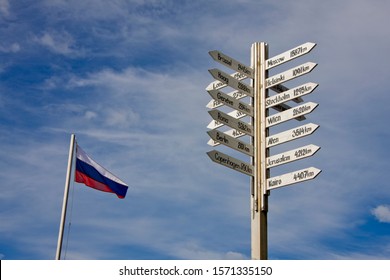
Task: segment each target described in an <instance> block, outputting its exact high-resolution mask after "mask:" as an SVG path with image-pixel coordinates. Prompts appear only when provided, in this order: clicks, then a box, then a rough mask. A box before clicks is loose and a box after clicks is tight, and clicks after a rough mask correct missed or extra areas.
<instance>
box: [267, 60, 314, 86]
mask: <svg viewBox="0 0 390 280" xmlns="http://www.w3.org/2000/svg"><path fill="white" fill-rule="evenodd" d="M316 66H317V63H313V62H307V63H304V64H301V65H299V66H297V67H294V68H292V69H289V70H287V71H284V72H282V73H280V74H277V75H274V76H272V77H270V78H268V79H266V80H265V86H266V88H270V87H273V86H275V85H278V84H281V83H284V82H286V81H289V80H292V79H295V78H297V77H300V76H302V75H305V74H307V73H309V72H310V71H311V70H313V69H314V67H316Z"/></svg>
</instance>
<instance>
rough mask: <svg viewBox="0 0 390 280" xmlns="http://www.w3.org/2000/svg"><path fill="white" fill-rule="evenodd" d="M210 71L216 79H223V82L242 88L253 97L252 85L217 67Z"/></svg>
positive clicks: (235, 87) (241, 89) (238, 88)
mask: <svg viewBox="0 0 390 280" xmlns="http://www.w3.org/2000/svg"><path fill="white" fill-rule="evenodd" d="M209 72H210V74H211V75H212V76H213V77H214V79H217V80H219V81H221V82H222V83H225V84H227V85H228V86H230V87H232V88H234V89H237V90H240V91H242V92H243V93H245V94H246V95H249V96H251V97H253V87H251V86H249V85H247V84H245V83H243V82H240V81H239V80H237V79H235V78H233V77H232V76H230V75H229V74H227V73H225V72H223V71H221V70H218V69H216V68H214V69H210V70H209Z"/></svg>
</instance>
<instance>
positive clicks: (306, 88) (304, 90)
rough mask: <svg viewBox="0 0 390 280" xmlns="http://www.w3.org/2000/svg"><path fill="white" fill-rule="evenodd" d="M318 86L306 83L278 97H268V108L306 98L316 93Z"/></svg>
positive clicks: (266, 102)
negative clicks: (305, 96)
mask: <svg viewBox="0 0 390 280" xmlns="http://www.w3.org/2000/svg"><path fill="white" fill-rule="evenodd" d="M317 86H318V84H315V83H306V84H304V85H301V86H298V87H295V88H292V89H290V90H287V91H283V92H281V93H279V94H277V95H274V96H271V97H268V98H266V99H265V106H266V108H270V107H273V106H276V105H279V104H281V103H284V102H287V101H290V100H292V99H294V98H297V97H301V96H304V95H306V94H309V93H311V92H313V91H314V89H315V88H316V87H317Z"/></svg>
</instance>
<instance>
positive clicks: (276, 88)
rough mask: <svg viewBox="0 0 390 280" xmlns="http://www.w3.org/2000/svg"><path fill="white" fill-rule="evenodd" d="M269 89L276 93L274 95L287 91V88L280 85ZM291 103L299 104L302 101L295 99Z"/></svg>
mask: <svg viewBox="0 0 390 280" xmlns="http://www.w3.org/2000/svg"><path fill="white" fill-rule="evenodd" d="M271 89H272V90H273V91H274V92H276V93H281V92H284V91H288V90H289V88H288V87H285V86H284V85H282V84H278V85H276V86H273V87H272V88H271ZM293 101H294V102H296V103H301V102H303V99H302V98H300V97H297V98H295V99H293Z"/></svg>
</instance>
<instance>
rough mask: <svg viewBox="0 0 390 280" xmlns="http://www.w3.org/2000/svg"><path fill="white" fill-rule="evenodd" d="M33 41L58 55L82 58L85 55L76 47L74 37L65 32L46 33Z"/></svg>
mask: <svg viewBox="0 0 390 280" xmlns="http://www.w3.org/2000/svg"><path fill="white" fill-rule="evenodd" d="M33 40H34V41H35V42H36V43H38V44H40V45H42V46H44V47H46V48H48V49H49V50H50V51H51V52H53V53H56V54H61V55H65V56H81V55H82V53H83V51H82V50H81V49H80V48H78V47H77V46H76V43H75V40H74V39H73V37H72V35H71V34H69V33H68V32H65V31H63V32H54V31H51V32H45V33H43V35H41V36H35V37H34V39H33Z"/></svg>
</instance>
